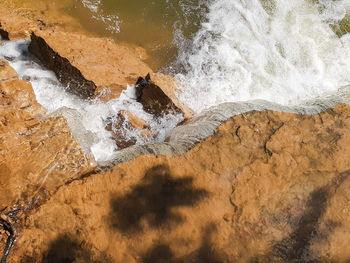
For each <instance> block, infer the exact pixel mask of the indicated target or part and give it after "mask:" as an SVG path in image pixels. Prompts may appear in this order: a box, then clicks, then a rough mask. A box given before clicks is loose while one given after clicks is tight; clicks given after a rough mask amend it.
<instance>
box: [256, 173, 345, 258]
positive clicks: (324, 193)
mask: <svg viewBox="0 0 350 263" xmlns="http://www.w3.org/2000/svg"><path fill="white" fill-rule="evenodd" d="M349 177H350V171H347V172H345V173H342V174H340V175H337V176H336V177H335V178H334V179H333V180H332V181H331V182H330V183H329V184H327V185H326V186H324V187H321V188H319V189H316V190H315V191H313V192H312V193H311V194H310V197H309V200H308V201H307V204H306V209H305V211H304V213H303V215H302V216H301V217H300V219H299V220H298V223H297V225H296V227H295V228H294V231H293V232H292V233H291V234H290V235H289V236H288V237H287V238H284V239H283V240H281V241H280V242H278V243H276V244H275V245H274V246H273V247H272V251H271V252H270V253H268V255H266V256H263V257H259V258H258V257H257V258H255V259H252V260H251V262H266V260H268V261H269V262H318V261H317V259H315V255H312V252H311V250H310V246H311V244H312V242H313V241H314V240H315V239H317V240H325V239H327V238H328V237H329V236H330V234H331V233H332V232H333V231H334V229H335V228H336V227H337V226H339V225H340V223H338V222H327V224H328V230H327V232H326V233H325V232H323V233H320V232H319V229H318V227H319V223H320V221H321V220H322V217H323V215H324V213H325V211H326V209H327V203H328V201H329V199H331V198H332V197H333V196H334V194H335V193H336V191H337V189H338V188H339V187H340V186H341V185H342V183H343V182H344V181H345V180H346V179H348V178H349Z"/></svg>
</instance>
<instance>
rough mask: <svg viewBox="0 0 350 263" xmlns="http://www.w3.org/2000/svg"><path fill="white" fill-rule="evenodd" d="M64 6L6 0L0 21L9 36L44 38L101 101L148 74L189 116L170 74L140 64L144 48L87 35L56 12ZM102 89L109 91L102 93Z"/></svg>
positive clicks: (119, 92) (11, 37) (115, 94)
mask: <svg viewBox="0 0 350 263" xmlns="http://www.w3.org/2000/svg"><path fill="white" fill-rule="evenodd" d="M66 4H67V3H66ZM37 5H39V6H37ZM36 6H37V8H35V7H36ZM64 6H65V1H63V2H62V3H61V5H59V6H56V5H50V4H49V3H47V4H46V5H44V4H43V3H42V4H41V5H40V4H38V3H36V4H35V3H34V4H33V5H30V4H29V3H28V4H23V3H22V2H21V1H14V0H8V1H5V2H4V3H3V5H2V6H0V22H1V25H2V28H3V29H4V30H6V31H7V32H8V33H9V38H10V39H18V38H29V37H30V34H31V32H34V33H35V34H36V35H37V36H39V37H42V38H43V39H45V41H46V42H47V44H48V45H49V46H50V47H51V48H52V49H53V50H54V51H56V52H57V53H58V54H59V55H60V56H62V57H64V58H66V59H68V61H69V62H70V64H71V65H72V66H74V67H76V68H77V69H78V70H79V71H80V72H81V73H82V75H83V76H84V77H85V79H87V80H88V81H93V82H94V83H95V84H96V86H97V89H96V91H95V95H96V96H99V97H100V98H101V100H102V101H108V100H110V99H113V98H118V97H119V96H120V94H121V92H122V90H124V89H125V88H126V87H127V85H128V84H129V85H132V84H135V82H136V80H137V78H138V77H139V76H145V75H147V74H148V73H151V74H152V80H153V81H154V83H155V84H156V85H158V86H159V87H160V88H161V89H162V90H163V91H164V92H165V94H166V95H167V96H169V98H170V99H171V100H172V101H173V102H174V103H175V105H176V106H177V107H179V108H180V109H181V110H182V111H183V112H184V113H185V117H190V116H192V115H193V112H192V111H191V110H190V109H188V108H186V107H185V106H183V105H182V104H181V103H180V102H179V100H178V99H177V97H176V89H177V88H176V85H177V84H176V81H175V80H174V79H173V78H172V77H170V76H166V75H164V74H160V73H153V71H152V69H151V68H150V67H149V66H148V65H147V64H145V63H144V60H145V59H147V54H146V52H145V50H144V49H142V48H140V47H136V46H131V45H126V44H123V43H116V42H115V41H114V40H111V39H108V38H98V37H94V36H92V35H89V34H88V32H85V31H84V30H83V29H82V27H81V26H79V23H78V21H77V20H75V19H74V18H72V17H70V16H68V15H66V14H64V13H63V12H62V11H60V9H62V8H63V7H64ZM59 13H62V17H61V18H58V14H59ZM55 21H56V22H55ZM57 21H59V22H57ZM105 89H106V90H107V91H109V92H105V93H104V92H103V91H104V90H105Z"/></svg>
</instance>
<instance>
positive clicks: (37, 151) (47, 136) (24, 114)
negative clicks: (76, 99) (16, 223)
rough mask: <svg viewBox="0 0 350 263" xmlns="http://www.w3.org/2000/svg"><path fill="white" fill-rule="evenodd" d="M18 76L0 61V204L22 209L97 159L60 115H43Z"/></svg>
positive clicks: (45, 195) (33, 97)
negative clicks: (90, 154)
mask: <svg viewBox="0 0 350 263" xmlns="http://www.w3.org/2000/svg"><path fill="white" fill-rule="evenodd" d="M16 75H17V74H15V72H14V71H13V69H12V68H10V67H9V66H8V64H7V63H6V62H4V61H0V79H1V80H0V192H1V193H2V194H1V195H0V208H1V209H3V208H6V207H7V208H8V209H7V210H6V211H7V212H8V211H9V210H11V209H12V208H18V209H20V212H21V213H22V214H23V212H25V213H28V212H29V211H30V209H31V208H33V207H35V206H37V205H38V204H40V203H42V202H43V201H44V200H45V199H47V198H48V197H49V196H50V195H51V194H53V193H54V192H55V191H56V190H57V189H58V187H60V186H61V185H63V184H64V183H66V182H68V181H71V180H74V179H76V178H79V177H80V176H82V175H83V174H85V173H88V172H90V171H92V170H93V169H94V168H95V167H96V164H95V161H94V160H93V158H92V157H91V156H87V155H85V153H84V152H83V151H82V150H81V149H80V146H79V145H78V143H77V142H76V141H75V139H74V138H73V136H72V134H71V131H70V128H69V127H68V125H67V122H66V120H65V119H64V118H47V119H45V118H44V116H45V110H44V109H43V108H42V107H41V105H39V104H38V103H37V102H36V99H35V95H34V92H33V89H32V87H31V85H30V83H29V82H27V81H25V80H19V79H17V76H16ZM2 212H3V213H4V211H2ZM19 219H23V216H22V218H19ZM3 237H4V236H3ZM2 245H3V244H2ZM2 245H1V250H2Z"/></svg>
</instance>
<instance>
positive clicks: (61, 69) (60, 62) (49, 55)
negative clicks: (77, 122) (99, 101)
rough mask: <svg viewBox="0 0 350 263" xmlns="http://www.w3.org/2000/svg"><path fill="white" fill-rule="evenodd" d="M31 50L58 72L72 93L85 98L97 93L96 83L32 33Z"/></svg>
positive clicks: (60, 79) (45, 64)
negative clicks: (86, 77)
mask: <svg viewBox="0 0 350 263" xmlns="http://www.w3.org/2000/svg"><path fill="white" fill-rule="evenodd" d="M30 38H31V43H30V45H29V51H30V52H31V53H32V54H34V55H35V56H36V57H37V58H38V59H39V60H40V61H41V62H42V63H43V64H44V66H45V67H46V68H48V69H50V70H52V71H53V72H55V73H56V76H57V78H58V80H59V81H60V82H61V83H62V84H63V85H64V86H66V87H67V90H68V91H70V92H71V93H73V94H75V95H77V96H79V97H81V98H83V99H89V98H92V97H93V96H94V94H95V90H96V85H95V84H94V83H93V82H92V81H89V80H87V79H85V77H84V76H83V75H82V73H81V72H80V71H79V70H78V69H77V68H76V67H74V66H73V65H72V64H71V63H70V62H69V60H68V59H66V58H64V57H62V56H61V55H60V54H58V53H57V52H56V51H54V50H53V49H52V48H51V47H50V46H49V45H48V44H47V43H46V41H45V40H44V39H43V38H42V37H40V36H37V35H36V34H35V33H32V34H31V36H30Z"/></svg>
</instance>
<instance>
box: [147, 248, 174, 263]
mask: <svg viewBox="0 0 350 263" xmlns="http://www.w3.org/2000/svg"><path fill="white" fill-rule="evenodd" d="M173 256H174V254H173V252H172V251H171V249H170V247H169V245H166V244H160V245H156V246H154V247H153V248H151V249H150V250H149V251H148V252H147V253H146V254H145V255H144V256H143V258H142V259H141V262H142V263H163V262H170V261H172V258H173Z"/></svg>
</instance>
